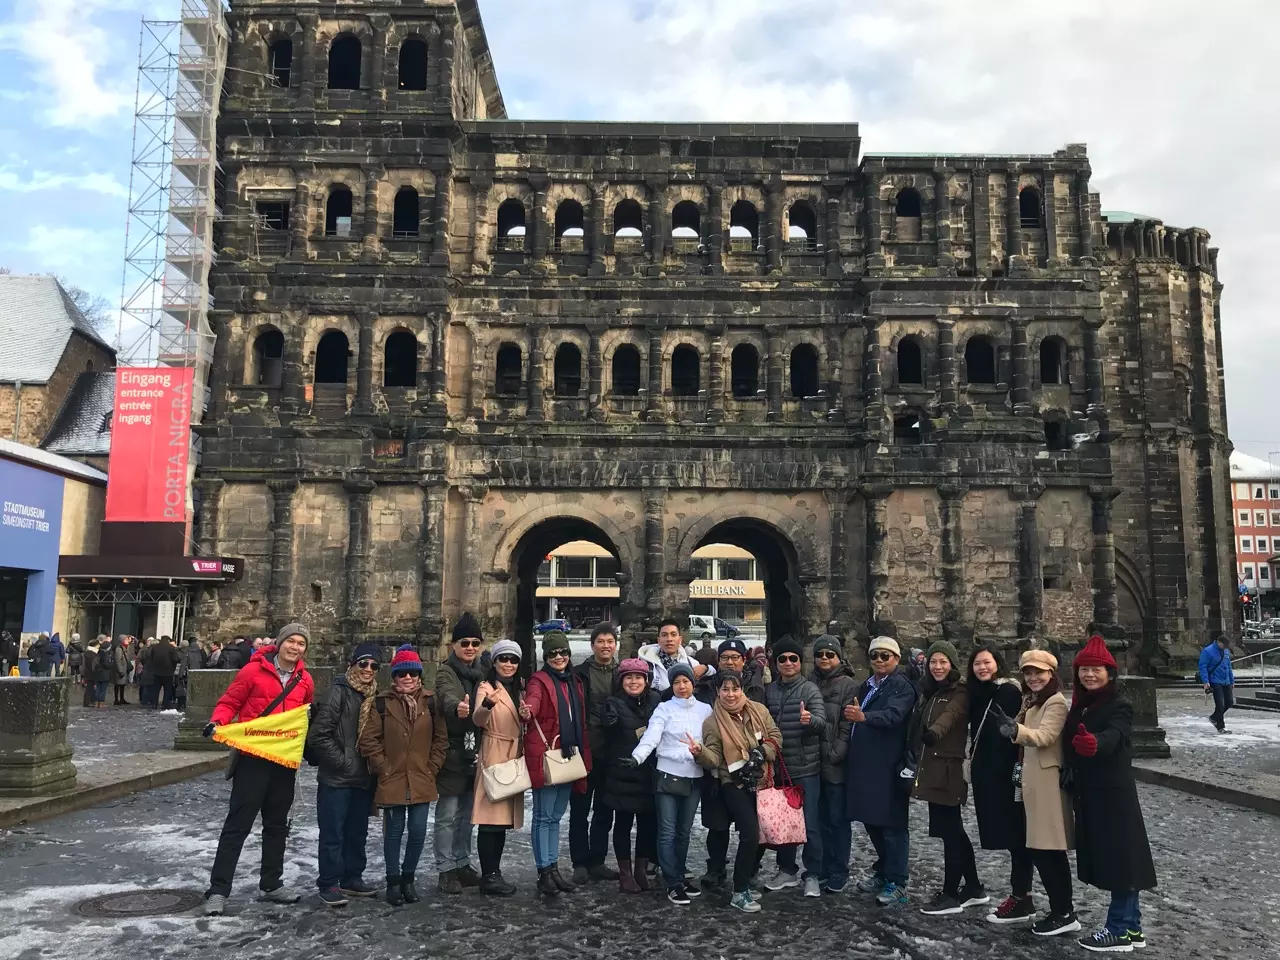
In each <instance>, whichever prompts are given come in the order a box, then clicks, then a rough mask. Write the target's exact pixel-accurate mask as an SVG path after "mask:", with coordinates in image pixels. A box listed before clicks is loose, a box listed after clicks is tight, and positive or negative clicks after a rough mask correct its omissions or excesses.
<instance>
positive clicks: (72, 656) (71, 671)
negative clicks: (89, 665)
mask: <svg viewBox="0 0 1280 960" xmlns="http://www.w3.org/2000/svg"><path fill="white" fill-rule="evenodd" d="M84 649H85V647H84V643H83V641H81V639H80V634H78V633H73V634H72V635H71V640H70V641H69V642H68V643H67V673H68V675H70V676H71V678H72V679H73V680H79V679H80V678H81V677H82V676H83V674H84Z"/></svg>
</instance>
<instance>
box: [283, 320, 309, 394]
mask: <svg viewBox="0 0 1280 960" xmlns="http://www.w3.org/2000/svg"><path fill="white" fill-rule="evenodd" d="M309 319H310V318H309V315H308V313H307V311H306V310H305V309H304V310H299V311H298V312H297V315H296V316H295V317H294V318H293V323H291V324H290V325H289V326H288V327H287V328H286V329H285V330H284V356H283V357H282V358H281V361H280V412H281V413H282V414H285V415H286V416H294V417H296V416H300V415H301V414H303V413H305V412H306V405H307V393H306V389H307V388H306V381H305V378H306V374H307V371H306V368H305V365H304V362H303V356H302V341H303V338H304V337H306V335H307V322H308V320H309Z"/></svg>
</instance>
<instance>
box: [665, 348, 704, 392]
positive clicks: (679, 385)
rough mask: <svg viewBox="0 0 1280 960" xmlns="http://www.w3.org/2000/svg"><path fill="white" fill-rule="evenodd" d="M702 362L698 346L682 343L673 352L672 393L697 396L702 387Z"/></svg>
mask: <svg viewBox="0 0 1280 960" xmlns="http://www.w3.org/2000/svg"><path fill="white" fill-rule="evenodd" d="M700 367H701V362H700V359H699V357H698V351H697V349H696V348H694V347H691V346H689V345H688V344H687V343H682V344H681V345H680V346H678V347H676V349H675V353H673V354H671V395H672V396H675V397H696V396H697V395H698V390H699V389H701V380H700V377H701V374H702V371H701V369H700Z"/></svg>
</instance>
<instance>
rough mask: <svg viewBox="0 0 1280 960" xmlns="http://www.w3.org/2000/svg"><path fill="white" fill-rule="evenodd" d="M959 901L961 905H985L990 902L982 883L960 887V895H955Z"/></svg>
mask: <svg viewBox="0 0 1280 960" xmlns="http://www.w3.org/2000/svg"><path fill="white" fill-rule="evenodd" d="M956 899H957V900H959V901H960V906H962V907H985V906H986V905H987V904H988V903H990V902H991V898H990V897H989V896H987V891H986V888H985V887H983V886H982V884H978V885H977V886H976V887H969V886H965V887H961V888H960V895H959V896H958V897H956Z"/></svg>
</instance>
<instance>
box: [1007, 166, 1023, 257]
mask: <svg viewBox="0 0 1280 960" xmlns="http://www.w3.org/2000/svg"><path fill="white" fill-rule="evenodd" d="M1018 179H1019V172H1018V169H1017V168H1016V167H1014V168H1013V169H1011V170H1010V171H1009V172H1008V174H1006V176H1005V181H1004V183H1005V197H1004V226H1005V241H1004V246H1005V250H1004V257H1005V262H1006V264H1007V268H1008V269H1010V270H1011V269H1012V268H1013V258H1014V257H1018V256H1021V255H1022V209H1021V204H1020V203H1019V202H1018Z"/></svg>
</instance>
